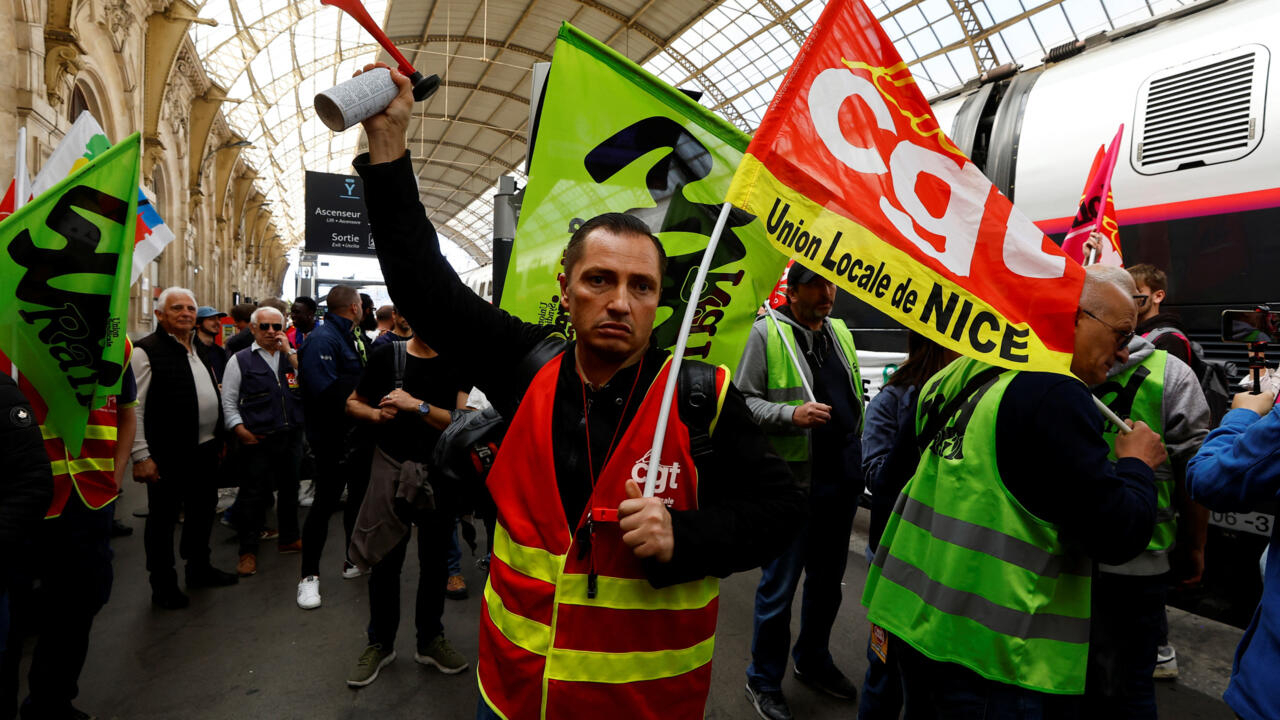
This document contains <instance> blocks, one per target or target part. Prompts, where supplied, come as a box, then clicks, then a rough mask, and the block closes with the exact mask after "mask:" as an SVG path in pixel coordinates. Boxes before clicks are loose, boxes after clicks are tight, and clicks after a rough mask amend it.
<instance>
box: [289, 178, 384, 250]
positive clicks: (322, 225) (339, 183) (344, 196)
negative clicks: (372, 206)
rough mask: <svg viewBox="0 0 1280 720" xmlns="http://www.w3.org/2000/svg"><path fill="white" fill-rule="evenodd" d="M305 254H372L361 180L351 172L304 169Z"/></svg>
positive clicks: (371, 242)
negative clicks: (343, 173) (338, 173)
mask: <svg viewBox="0 0 1280 720" xmlns="http://www.w3.org/2000/svg"><path fill="white" fill-rule="evenodd" d="M306 211H307V222H306V238H305V241H304V243H303V244H304V247H305V250H306V252H308V253H321V254H325V255H373V254H374V250H373V232H372V231H371V230H370V229H369V213H368V210H366V209H365V206H364V182H363V181H362V180H361V179H360V178H358V177H355V176H353V175H335V174H333V173H322V172H312V171H310V170H308V171H307V178H306Z"/></svg>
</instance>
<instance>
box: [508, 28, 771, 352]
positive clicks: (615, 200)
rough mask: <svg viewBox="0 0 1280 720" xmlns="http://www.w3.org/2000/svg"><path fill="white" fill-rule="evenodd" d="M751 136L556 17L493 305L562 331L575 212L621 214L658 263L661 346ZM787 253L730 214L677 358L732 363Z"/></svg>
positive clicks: (581, 217)
mask: <svg viewBox="0 0 1280 720" xmlns="http://www.w3.org/2000/svg"><path fill="white" fill-rule="evenodd" d="M749 140H750V138H749V137H748V136H747V135H746V134H745V133H743V132H742V131H741V130H739V129H737V128H736V127H734V126H733V125H731V124H729V123H728V122H727V121H725V120H724V119H723V118H721V117H720V116H718V115H716V114H715V113H713V112H711V111H710V110H708V109H706V108H704V107H702V106H701V105H699V104H698V103H696V102H694V101H693V100H692V99H690V98H689V97H688V96H687V95H685V94H684V93H682V92H680V91H679V90H676V89H675V88H673V87H671V86H670V85H668V84H666V83H664V82H662V81H661V80H659V79H658V78H656V77H654V76H653V75H651V74H650V73H648V72H647V71H645V70H643V69H642V68H640V66H638V65H636V64H635V63H633V62H631V61H630V60H628V59H627V58H625V57H623V56H622V55H619V54H618V53H616V52H614V51H613V50H612V49H610V48H609V47H607V46H605V45H603V44H602V43H600V42H598V41H597V40H595V39H593V38H591V37H590V36H588V35H586V34H584V33H583V32H582V31H580V30H578V29H577V28H575V27H573V26H572V25H569V24H568V23H565V24H564V25H562V26H561V28H560V34H559V36H558V37H557V40H556V49H555V59H554V60H553V61H552V63H551V73H550V77H549V78H548V80H547V86H546V92H545V96H544V100H543V103H542V110H541V113H540V115H539V119H538V125H537V131H536V136H535V137H534V140H533V160H532V164H531V166H530V175H529V185H528V187H527V188H526V190H525V195H524V201H523V204H522V208H521V213H520V224H519V226H518V227H517V230H516V241H515V245H514V250H513V252H512V256H511V264H510V266H509V267H508V270H507V277H506V284H505V285H504V287H503V291H502V306H503V308H504V309H505V310H507V311H509V312H511V313H513V314H515V315H517V316H519V317H521V318H523V319H525V320H527V321H529V322H538V323H542V324H547V325H554V326H557V327H558V328H560V329H561V330H562V331H563V332H565V334H566V335H568V334H570V332H571V331H570V329H569V323H568V315H567V313H565V312H564V311H563V310H562V309H561V308H560V300H559V297H560V290H559V285H558V283H557V280H556V278H557V275H558V274H559V273H560V271H561V269H562V266H561V262H560V261H561V257H562V255H563V252H564V247H565V244H566V243H568V241H569V236H570V235H572V233H573V231H574V230H575V229H576V228H577V227H578V226H579V225H581V224H582V223H583V222H584V221H586V220H587V219H589V218H591V217H594V216H595V215H598V214H600V213H604V212H625V213H630V214H632V215H635V216H637V217H639V218H640V219H641V220H644V221H645V222H646V223H647V224H648V225H649V228H650V229H651V230H652V231H653V232H654V233H655V234H656V235H657V236H658V237H659V239H661V240H662V244H663V246H664V247H665V248H666V251H667V255H668V257H669V262H668V265H667V274H666V276H665V277H664V278H663V288H662V296H661V300H660V301H659V302H660V305H659V307H658V315H657V318H656V319H655V328H654V336H655V337H656V339H657V342H658V344H659V345H660V346H662V347H666V348H672V347H674V346H675V344H676V334H677V332H678V331H679V328H680V322H681V320H682V318H683V315H684V308H685V306H686V305H687V304H688V302H689V299H690V298H689V295H690V291H691V286H692V285H693V280H694V276H695V275H696V274H697V271H698V265H699V263H700V262H701V260H702V253H703V251H704V250H705V249H706V247H707V241H708V240H709V238H710V235H711V230H712V228H713V227H714V225H715V221H716V217H717V216H718V215H719V212H720V207H721V203H722V202H723V200H724V197H725V193H726V191H727V190H728V189H729V183H730V181H731V180H732V179H733V173H734V170H736V169H737V167H738V163H739V161H740V160H741V159H742V155H743V152H744V151H745V150H746V147H747V143H748V142H749ZM785 263H786V258H785V257H783V256H782V255H780V254H779V253H777V252H776V251H775V250H773V249H772V247H771V245H770V244H769V243H768V242H767V241H766V240H765V235H764V228H763V227H762V225H761V223H760V221H759V220H756V219H754V218H753V217H752V216H751V215H748V214H746V213H744V212H742V211H740V210H734V212H733V214H732V215H731V216H730V219H729V222H728V225H727V226H726V229H725V231H724V235H723V236H722V237H721V239H720V244H719V246H718V247H717V250H716V253H715V255H714V257H713V259H712V263H711V268H710V271H709V273H708V275H707V283H706V286H705V287H704V288H703V291H702V293H701V295H700V296H699V297H698V298H697V301H698V308H697V315H696V316H695V317H694V320H693V325H692V327H691V329H690V334H689V345H688V349H687V350H686V352H685V357H692V358H695V359H698V360H705V361H707V362H711V363H716V364H726V365H728V366H730V367H736V366H737V364H738V359H739V356H740V355H741V354H742V348H743V347H744V346H745V345H746V341H747V333H748V331H749V329H750V327H751V323H752V321H753V320H754V319H755V317H756V310H757V308H759V307H760V304H761V302H762V301H763V300H764V298H765V297H767V296H768V294H769V292H770V290H772V289H773V286H774V284H775V283H776V282H777V281H778V277H779V276H780V275H781V274H782V267H783V265H784V264H785Z"/></svg>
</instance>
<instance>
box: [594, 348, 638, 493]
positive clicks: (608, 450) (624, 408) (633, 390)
mask: <svg viewBox="0 0 1280 720" xmlns="http://www.w3.org/2000/svg"><path fill="white" fill-rule="evenodd" d="M642 372H644V356H643V355H641V356H640V366H639V367H637V368H636V378H635V380H632V381H631V392H629V393H627V402H626V404H625V405H623V406H622V415H621V416H619V417H618V425H617V427H615V428H614V429H613V437H612V438H610V440H609V447H608V448H606V450H605V456H604V462H605V464H606V465H607V464H608V463H609V457H610V456H611V455H612V454H613V448H614V443H616V442H617V441H618V433H619V432H621V431H622V422H623V420H625V419H626V417H627V408H629V407H631V398H632V397H633V396H635V394H636V386H637V385H639V384H640V373H642ZM579 381H580V382H581V383H582V426H583V428H585V429H586V433H587V476H588V477H590V478H591V490H592V492H595V489H596V465H595V463H594V462H592V460H591V418H590V417H589V412H588V410H587V382H586V381H585V380H582V379H581V378H579ZM601 469H603V466H601ZM588 502H590V500H588Z"/></svg>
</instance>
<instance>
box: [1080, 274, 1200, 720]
mask: <svg viewBox="0 0 1280 720" xmlns="http://www.w3.org/2000/svg"><path fill="white" fill-rule="evenodd" d="M1131 272H1132V271H1131ZM1135 280H1136V278H1135ZM1093 394H1094V395H1095V396H1096V397H1098V398H1099V399H1100V400H1102V401H1103V402H1105V403H1106V404H1107V406H1108V407H1110V408H1111V410H1112V411H1114V412H1115V413H1116V414H1117V415H1119V416H1120V417H1131V418H1133V419H1135V420H1142V421H1143V422H1145V423H1147V424H1148V425H1150V426H1151V429H1152V430H1154V431H1156V432H1157V433H1159V434H1160V435H1161V437H1162V438H1163V440H1164V444H1165V447H1166V448H1167V449H1168V451H1169V460H1168V461H1166V462H1165V463H1164V464H1162V465H1160V466H1158V467H1156V468H1154V474H1155V488H1156V527H1155V531H1154V532H1153V533H1152V535H1151V542H1150V543H1148V544H1147V547H1146V549H1145V550H1143V551H1142V552H1141V553H1139V554H1138V556H1137V557H1136V558H1134V559H1132V560H1130V561H1129V562H1126V563H1123V564H1119V565H1102V566H1100V567H1099V568H1098V570H1099V572H1098V575H1097V577H1096V578H1095V579H1094V586H1093V625H1092V633H1091V639H1090V648H1089V678H1088V693H1087V696H1088V699H1089V709H1088V712H1089V715H1090V716H1091V717H1092V718H1094V719H1095V720H1103V719H1104V718H1117V720H1120V719H1123V720H1155V719H1156V692H1155V681H1154V680H1153V678H1152V673H1153V671H1154V670H1155V667H1156V659H1157V658H1156V655H1157V648H1158V647H1159V646H1160V645H1161V643H1162V640H1163V636H1164V635H1166V634H1167V633H1168V629H1167V622H1168V621H1167V619H1166V618H1165V598H1166V596H1167V595H1168V590H1169V586H1170V584H1171V575H1170V569H1171V567H1170V550H1172V549H1173V546H1174V540H1175V538H1176V537H1178V535H1179V533H1178V525H1179V523H1180V520H1179V519H1177V518H1175V506H1176V505H1175V498H1176V497H1178V496H1185V494H1186V492H1185V490H1184V489H1183V483H1184V482H1185V480H1186V468H1187V463H1188V462H1189V461H1190V460H1191V458H1193V457H1195V454H1196V452H1197V451H1198V450H1199V449H1200V445H1201V444H1202V443H1204V439H1205V437H1206V436H1208V434H1209V403H1208V402H1206V401H1205V397H1204V391H1203V390H1201V389H1200V381H1199V380H1198V379H1197V378H1196V375H1195V373H1194V372H1192V370H1191V368H1190V367H1189V366H1188V365H1187V364H1186V363H1184V362H1182V361H1181V360H1179V359H1178V358H1177V357H1175V356H1174V355H1173V354H1172V353H1169V352H1166V351H1164V350H1157V349H1156V348H1155V346H1153V345H1152V344H1151V343H1150V342H1149V341H1148V340H1147V339H1146V338H1144V337H1142V336H1140V335H1139V336H1135V337H1134V338H1133V339H1132V340H1130V341H1129V359H1128V360H1126V361H1125V362H1124V363H1121V364H1119V365H1117V366H1115V367H1114V368H1112V370H1111V373H1110V375H1109V377H1108V378H1107V381H1106V382H1104V383H1101V384H1099V385H1095V386H1093ZM1104 437H1105V438H1106V440H1107V442H1108V443H1110V444H1111V445H1113V446H1114V445H1115V442H1116V429H1115V428H1114V427H1112V426H1110V425H1108V426H1107V428H1106V432H1105V433H1104ZM1113 458H1114V456H1113Z"/></svg>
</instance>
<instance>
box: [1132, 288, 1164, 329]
mask: <svg viewBox="0 0 1280 720" xmlns="http://www.w3.org/2000/svg"><path fill="white" fill-rule="evenodd" d="M1138 294H1139V295H1146V296H1147V299H1146V300H1145V301H1144V302H1143V303H1142V305H1140V306H1138V322H1142V321H1144V320H1149V319H1151V318H1153V317H1155V316H1156V315H1159V314H1160V303H1162V302H1164V291H1163V290H1152V289H1151V288H1149V287H1147V286H1146V285H1139V286H1138Z"/></svg>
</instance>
